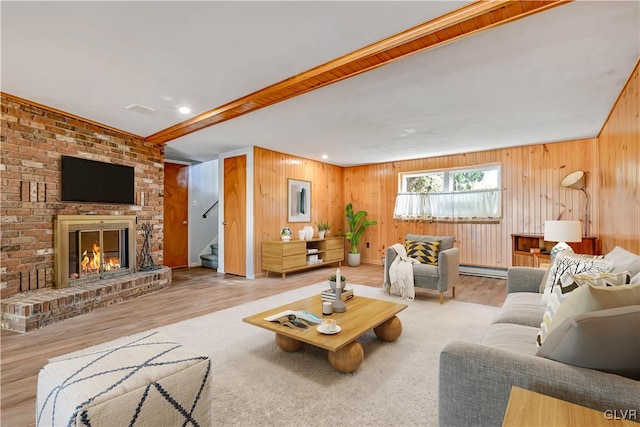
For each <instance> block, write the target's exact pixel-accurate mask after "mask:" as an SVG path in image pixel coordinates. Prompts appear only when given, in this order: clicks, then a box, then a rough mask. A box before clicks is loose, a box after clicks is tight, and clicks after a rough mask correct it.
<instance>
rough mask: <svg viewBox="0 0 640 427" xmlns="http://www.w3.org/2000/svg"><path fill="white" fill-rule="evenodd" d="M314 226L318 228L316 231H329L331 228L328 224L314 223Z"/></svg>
mask: <svg viewBox="0 0 640 427" xmlns="http://www.w3.org/2000/svg"><path fill="white" fill-rule="evenodd" d="M316 225H317V226H318V231H329V230H331V226H330V225H329V223H328V222H322V221H320V222H316Z"/></svg>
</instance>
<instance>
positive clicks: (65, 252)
mask: <svg viewBox="0 0 640 427" xmlns="http://www.w3.org/2000/svg"><path fill="white" fill-rule="evenodd" d="M74 233H75V234H74ZM83 233H84V234H93V235H95V236H97V239H96V240H99V241H100V242H99V243H100V244H99V247H98V250H101V251H102V252H101V257H100V258H99V263H98V265H97V266H96V270H94V271H92V272H91V273H86V274H85V273H83V272H80V271H78V274H77V277H74V272H73V271H71V268H70V266H71V267H73V265H74V264H78V262H80V256H81V253H80V252H81V250H82V248H81V247H80V241H81V240H82V239H81V238H80V237H79V236H81V235H83ZM106 233H110V234H111V235H113V234H115V235H116V240H117V243H116V246H118V249H119V250H120V252H121V253H122V255H124V259H120V258H122V257H119V258H118V260H119V264H118V266H117V268H114V269H113V270H109V271H107V269H105V268H104V267H105V264H106V263H105V259H106V255H105V253H104V252H105V248H104V246H105V244H104V242H103V235H104V234H106ZM118 236H123V237H122V239H120V238H119V237H118ZM74 239H75V240H74ZM54 240H55V278H56V287H57V288H65V287H67V286H70V285H75V284H83V283H88V282H91V281H96V280H102V279H107V278H111V277H115V276H119V275H123V274H132V273H135V271H136V217H135V216H125V215H58V216H57V217H56V223H55V230H54ZM74 245H75V246H77V250H76V252H77V253H76V254H75V255H76V258H77V261H75V262H74V261H73V260H70V259H69V257H70V254H71V253H72V252H73V248H74ZM89 255H91V254H89ZM93 256H94V257H95V252H94V253H93ZM87 260H89V258H87ZM78 267H79V266H78Z"/></svg>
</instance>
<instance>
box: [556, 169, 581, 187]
mask: <svg viewBox="0 0 640 427" xmlns="http://www.w3.org/2000/svg"><path fill="white" fill-rule="evenodd" d="M560 185H562V186H563V187H569V188H573V189H574V190H583V189H584V172H583V171H575V172H572V173H570V174H569V175H567V176H565V177H564V178H562V181H560Z"/></svg>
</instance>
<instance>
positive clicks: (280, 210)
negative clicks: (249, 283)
mask: <svg viewBox="0 0 640 427" xmlns="http://www.w3.org/2000/svg"><path fill="white" fill-rule="evenodd" d="M288 178H293V179H300V180H305V181H311V222H294V223H290V222H287V179H288ZM342 181H343V169H342V168H341V167H338V166H332V165H329V164H326V163H322V162H317V161H314V160H309V159H305V158H302V157H296V156H292V155H289V154H284V153H279V152H277V151H271V150H267V149H264V148H259V147H255V149H254V196H253V197H254V233H255V234H254V236H255V238H254V254H255V259H254V271H255V272H256V273H257V274H258V275H259V274H261V273H262V269H261V264H262V258H261V255H260V247H261V244H262V241H264V240H276V239H280V229H281V228H282V227H285V226H288V227H289V228H291V230H292V231H293V236H292V239H297V238H298V230H301V229H302V228H303V227H304V226H306V225H311V226H313V227H314V229H315V230H316V235H317V227H316V222H320V221H323V222H328V223H329V225H330V226H331V231H330V235H332V236H335V235H337V234H339V233H340V229H341V228H343V227H344V204H343V200H344V197H343V195H342Z"/></svg>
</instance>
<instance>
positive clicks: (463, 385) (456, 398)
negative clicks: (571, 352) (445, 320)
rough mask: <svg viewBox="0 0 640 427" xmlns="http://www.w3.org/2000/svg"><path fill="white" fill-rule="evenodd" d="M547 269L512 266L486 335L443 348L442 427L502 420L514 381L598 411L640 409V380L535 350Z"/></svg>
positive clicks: (490, 423)
mask: <svg viewBox="0 0 640 427" xmlns="http://www.w3.org/2000/svg"><path fill="white" fill-rule="evenodd" d="M544 274H545V271H544V270H543V269H538V268H529V267H512V268H510V269H509V271H508V273H507V298H506V300H505V303H504V305H503V306H502V309H501V310H500V312H499V314H498V315H497V316H496V318H495V319H494V321H493V322H492V325H491V326H490V328H489V329H488V331H487V333H486V334H485V336H484V338H483V340H482V342H481V343H469V342H460V341H453V342H450V343H448V344H447V345H446V346H445V347H444V348H443V350H442V352H441V354H440V368H439V369H440V377H439V424H440V426H441V427H445V426H447V427H448V426H500V425H502V420H503V417H504V413H505V410H506V407H507V402H508V400H509V394H510V392H511V387H512V386H514V385H515V386H518V387H521V388H524V389H528V390H531V391H535V392H538V393H542V394H545V395H548V396H552V397H555V398H558V399H562V400H565V401H568V402H573V403H576V404H578V405H582V406H586V407H588V408H593V409H595V410H598V411H605V410H618V411H620V410H628V409H631V410H635V411H636V412H635V413H636V414H640V381H637V380H634V379H630V378H626V377H623V376H620V375H615V374H611V373H605V372H601V371H598V370H594V369H587V368H581V367H577V366H572V365H568V364H565V363H560V362H557V361H555V360H551V359H547V358H544V357H540V356H536V352H537V350H538V348H537V346H536V335H537V333H538V331H539V329H540V322H541V320H542V316H543V313H544V310H545V307H544V306H543V305H542V304H541V302H540V298H541V295H540V293H539V292H540V283H541V281H542V278H543V276H544ZM636 310H637V309H636ZM634 322H635V321H634ZM607 351H612V352H613V351H615V348H610V349H607ZM639 363H640V362H639ZM603 420H604V418H603Z"/></svg>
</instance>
